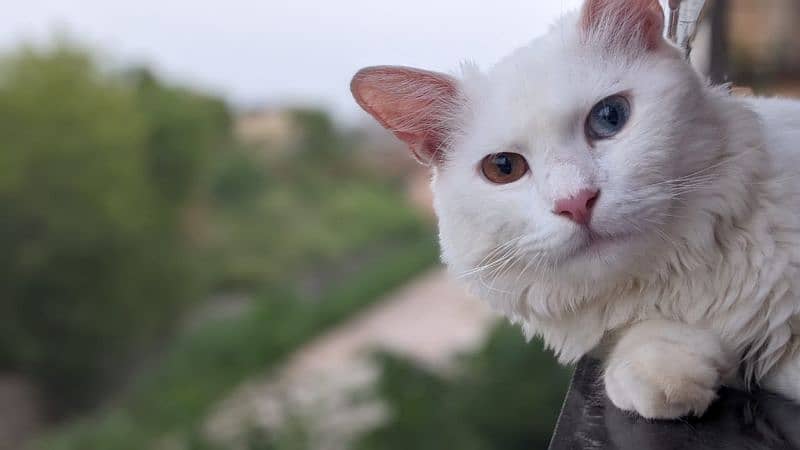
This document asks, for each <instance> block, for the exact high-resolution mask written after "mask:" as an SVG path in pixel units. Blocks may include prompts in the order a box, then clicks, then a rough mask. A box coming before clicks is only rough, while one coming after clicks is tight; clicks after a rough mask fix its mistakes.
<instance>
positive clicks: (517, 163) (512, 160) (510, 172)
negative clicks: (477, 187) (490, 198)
mask: <svg viewBox="0 0 800 450" xmlns="http://www.w3.org/2000/svg"><path fill="white" fill-rule="evenodd" d="M481 171H482V172H483V176H485V177H486V179H487V180H489V181H491V182H492V183H497V184H508V183H513V182H515V181H517V180H519V179H520V178H522V176H523V175H525V174H526V173H528V162H527V161H526V160H525V157H524V156H522V155H520V154H519V153H493V154H491V155H489V156H487V157H485V158H483V161H481Z"/></svg>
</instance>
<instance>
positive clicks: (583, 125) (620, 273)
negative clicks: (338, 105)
mask: <svg viewBox="0 0 800 450" xmlns="http://www.w3.org/2000/svg"><path fill="white" fill-rule="evenodd" d="M663 21H664V19H663V11H662V9H661V7H660V6H659V3H658V0H588V1H587V3H586V4H585V5H584V6H583V9H582V11H581V12H580V13H579V14H576V15H572V16H568V17H566V18H564V19H563V20H562V21H561V22H559V23H558V24H556V25H555V26H554V27H552V29H551V31H550V32H549V33H548V34H547V35H545V36H544V37H542V38H539V39H537V40H535V41H534V42H532V43H531V44H530V45H528V46H527V47H524V48H522V49H519V50H517V51H516V52H514V53H513V54H511V55H510V56H508V57H507V58H505V59H504V60H502V61H501V62H500V63H499V64H497V65H496V66H495V67H494V68H492V69H491V70H490V71H488V72H487V73H481V72H480V71H479V70H478V69H476V68H475V67H473V66H470V65H467V66H465V67H464V69H463V73H462V75H461V76H459V77H454V76H449V75H444V74H439V73H433V72H426V71H422V70H417V69H411V68H403V67H390V66H384V67H372V68H367V69H364V70H362V71H360V72H359V73H358V74H357V75H356V76H355V78H354V79H353V82H352V90H353V93H354V95H355V97H356V99H357V100H358V102H359V104H360V105H361V106H362V107H363V108H364V109H365V110H366V111H367V112H369V113H370V114H372V115H373V116H374V117H375V118H376V119H377V120H378V121H379V122H380V123H381V124H382V125H383V126H384V127H386V128H387V129H388V130H390V131H392V132H393V133H394V134H395V135H396V136H397V137H398V138H400V139H402V140H403V141H405V142H406V143H407V144H408V145H409V147H410V148H411V151H412V153H413V155H414V156H415V157H416V158H417V159H419V160H420V161H422V162H423V163H425V164H429V165H430V166H431V167H432V168H433V171H434V181H433V190H434V198H435V206H436V211H437V214H438V217H439V226H440V237H441V245H442V250H443V259H444V261H445V262H446V263H447V264H448V265H449V266H450V268H451V269H452V270H453V272H454V273H456V274H457V275H463V276H464V278H467V279H470V280H472V281H473V282H474V284H475V285H476V286H477V287H479V288H481V289H482V290H483V291H484V293H488V294H491V291H497V292H504V291H513V290H519V289H520V288H521V287H522V288H524V287H525V286H530V285H531V283H534V282H543V281H544V282H548V283H557V284H560V285H567V284H569V285H573V286H577V287H579V288H580V289H583V290H584V291H586V290H591V289H593V287H594V286H599V285H600V284H607V283H609V282H611V281H613V280H620V279H621V278H624V277H625V276H627V275H629V274H631V273H634V272H637V271H640V270H647V269H646V268H647V266H648V265H649V264H651V263H652V262H653V261H654V260H656V259H658V257H659V256H658V255H659V254H660V253H661V252H662V250H663V248H664V247H665V246H668V245H671V244H672V243H673V242H674V240H677V239H679V238H680V236H678V234H679V231H677V228H679V227H678V226H677V225H678V224H685V222H686V221H685V220H684V219H683V217H684V216H685V215H687V214H691V211H686V208H687V204H688V203H687V202H686V196H687V195H689V194H690V191H691V190H692V186H693V184H697V183H700V182H701V181H702V177H699V174H697V173H696V172H697V170H698V168H702V167H706V166H707V165H708V164H709V162H710V161H713V160H714V159H715V158H717V157H718V152H719V149H718V147H719V144H718V143H715V142H714V141H715V140H716V134H715V133H716V131H715V129H716V128H715V127H716V125H715V124H714V123H713V117H714V114H712V113H709V111H708V110H707V109H708V108H709V107H710V106H708V104H707V103H708V102H707V99H706V98H705V97H706V96H707V95H708V93H707V92H708V89H706V87H705V86H704V84H703V83H702V81H701V79H700V77H699V76H698V75H697V74H696V72H695V71H694V70H693V69H692V68H691V67H690V65H689V64H688V63H686V62H685V61H684V59H683V57H682V54H681V52H680V51H679V50H678V49H676V48H675V47H673V46H672V45H671V44H669V43H668V42H667V41H666V40H664V38H663V37H662V35H663ZM580 289H579V290H578V291H577V292H581V290H580Z"/></svg>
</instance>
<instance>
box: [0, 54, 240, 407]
mask: <svg viewBox="0 0 800 450" xmlns="http://www.w3.org/2000/svg"><path fill="white" fill-rule="evenodd" d="M229 126H230V118H229V117H228V114H227V112H226V110H225V108H224V105H223V104H222V103H221V102H218V101H215V100H211V99H208V98H205V97H202V96H198V95H196V94H193V93H191V92H188V91H182V90H177V89H171V88H167V87H165V86H163V85H161V84H159V83H158V82H157V81H156V80H155V79H153V78H151V77H148V76H145V75H142V74H140V75H139V76H137V77H128V78H125V77H121V76H117V75H113V74H110V73H107V72H106V71H104V70H102V69H101V68H100V67H98V66H97V65H96V64H95V63H94V61H93V60H92V59H91V58H90V57H89V56H87V54H85V53H84V52H81V51H79V50H75V49H71V48H68V47H66V46H61V47H58V48H55V49H53V50H47V51H43V50H29V49H27V50H22V51H19V52H17V53H14V54H9V55H5V56H2V57H0V136H2V137H3V138H2V139H0V211H2V215H0V248H2V249H3V251H2V252H0V273H2V275H0V276H2V277H3V281H2V283H0V315H1V316H2V317H3V325H2V327H0V369H10V370H15V371H19V372H22V373H24V374H28V375H30V376H31V377H33V378H34V379H35V380H37V381H38V382H40V384H41V385H42V386H43V387H44V388H45V390H46V394H47V397H48V398H49V399H50V400H51V401H52V403H53V405H54V406H56V408H57V409H58V410H65V409H69V408H72V407H81V406H86V405H87V404H91V403H92V402H93V401H94V400H95V399H96V398H97V396H98V395H99V394H100V393H102V392H103V391H104V387H105V385H106V382H107V381H108V380H109V379H110V377H111V375H114V374H115V372H119V371H121V370H124V369H125V368H126V367H127V362H128V357H129V356H130V355H131V354H132V352H134V351H136V350H137V349H139V348H142V347H143V346H144V345H145V344H146V343H148V342H151V341H152V339H153V338H154V337H157V336H159V334H161V333H162V332H163V331H164V329H165V328H166V327H167V326H168V325H169V323H170V322H171V321H172V320H173V319H174V318H175V317H176V315H177V313H178V311H179V310H180V309H181V306H182V305H183V304H184V303H185V302H186V301H187V299H188V298H190V297H191V296H192V295H193V292H194V290H193V288H194V286H195V283H194V281H195V279H194V273H195V270H194V269H195V268H194V267H192V264H191V261H192V258H191V257H189V256H188V254H189V252H190V249H189V248H188V246H187V245H186V242H185V239H184V233H183V229H182V227H183V226H184V224H183V223H182V220H183V218H182V211H184V210H185V208H186V207H187V205H188V204H189V202H190V200H191V197H192V193H193V192H194V191H195V190H196V189H197V187H198V185H199V183H200V181H201V180H202V179H203V177H204V175H203V173H204V170H205V167H206V166H207V164H208V163H207V160H208V158H209V155H210V154H211V153H212V152H214V151H216V150H218V149H217V147H219V146H220V145H221V143H223V142H224V140H225V138H226V137H227V136H228V134H229V131H228V130H229Z"/></svg>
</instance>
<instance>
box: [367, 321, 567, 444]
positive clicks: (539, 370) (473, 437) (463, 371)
mask: <svg viewBox="0 0 800 450" xmlns="http://www.w3.org/2000/svg"><path fill="white" fill-rule="evenodd" d="M380 360H381V361H382V365H383V375H382V377H381V379H380V382H379V393H380V394H381V396H382V398H383V399H384V400H385V401H387V402H388V404H389V405H388V406H389V411H390V419H389V422H388V423H387V424H385V425H383V426H381V427H379V428H378V429H376V430H374V431H372V432H370V433H368V434H367V435H366V436H364V437H363V439H362V440H361V441H360V442H359V444H358V446H357V447H356V448H358V449H359V450H393V449H397V450H406V449H409V448H413V449H417V450H426V449H430V450H440V449H443V448H454V449H459V450H492V449H503V450H530V449H545V448H547V445H548V442H549V439H550V436H551V434H552V432H553V429H554V427H555V423H556V419H557V417H558V412H559V409H560V407H561V402H562V401H563V398H564V394H565V392H566V388H567V385H568V383H569V374H568V370H567V369H565V368H563V367H561V366H559V365H558V364H557V363H556V361H555V358H553V356H552V355H551V354H549V353H547V352H545V351H544V350H542V348H541V345H538V343H531V344H526V343H525V340H524V339H523V338H522V336H521V335H520V332H519V330H518V329H517V328H516V327H512V326H510V325H505V324H504V325H501V326H499V327H498V328H497V329H496V330H495V331H494V332H493V334H492V335H491V337H490V339H489V341H488V343H487V344H486V345H485V346H484V347H483V348H482V349H481V350H480V351H478V352H476V353H474V354H471V355H467V356H466V357H465V358H464V359H463V361H461V365H460V371H459V372H458V373H457V375H455V376H454V377H452V378H447V377H444V376H441V375H438V374H435V373H433V372H429V371H427V370H425V369H423V368H420V367H417V366H415V365H414V364H413V363H411V362H410V361H407V360H403V359H400V358H398V357H395V356H391V355H382V356H381V357H380Z"/></svg>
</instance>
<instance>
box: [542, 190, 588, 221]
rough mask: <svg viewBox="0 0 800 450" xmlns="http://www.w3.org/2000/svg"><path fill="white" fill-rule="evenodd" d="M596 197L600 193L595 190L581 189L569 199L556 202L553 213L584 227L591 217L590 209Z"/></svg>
mask: <svg viewBox="0 0 800 450" xmlns="http://www.w3.org/2000/svg"><path fill="white" fill-rule="evenodd" d="M598 195H600V191H598V190H597V189H583V190H581V191H580V192H578V193H577V194H575V195H574V196H572V197H570V198H562V199H560V200H556V204H555V208H553V212H554V213H555V214H558V215H559V216H564V217H566V218H567V219H569V220H571V221H573V222H575V223H577V224H579V225H586V224H588V223H589V219H590V218H591V216H592V208H593V207H594V204H595V203H597V197H598Z"/></svg>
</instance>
